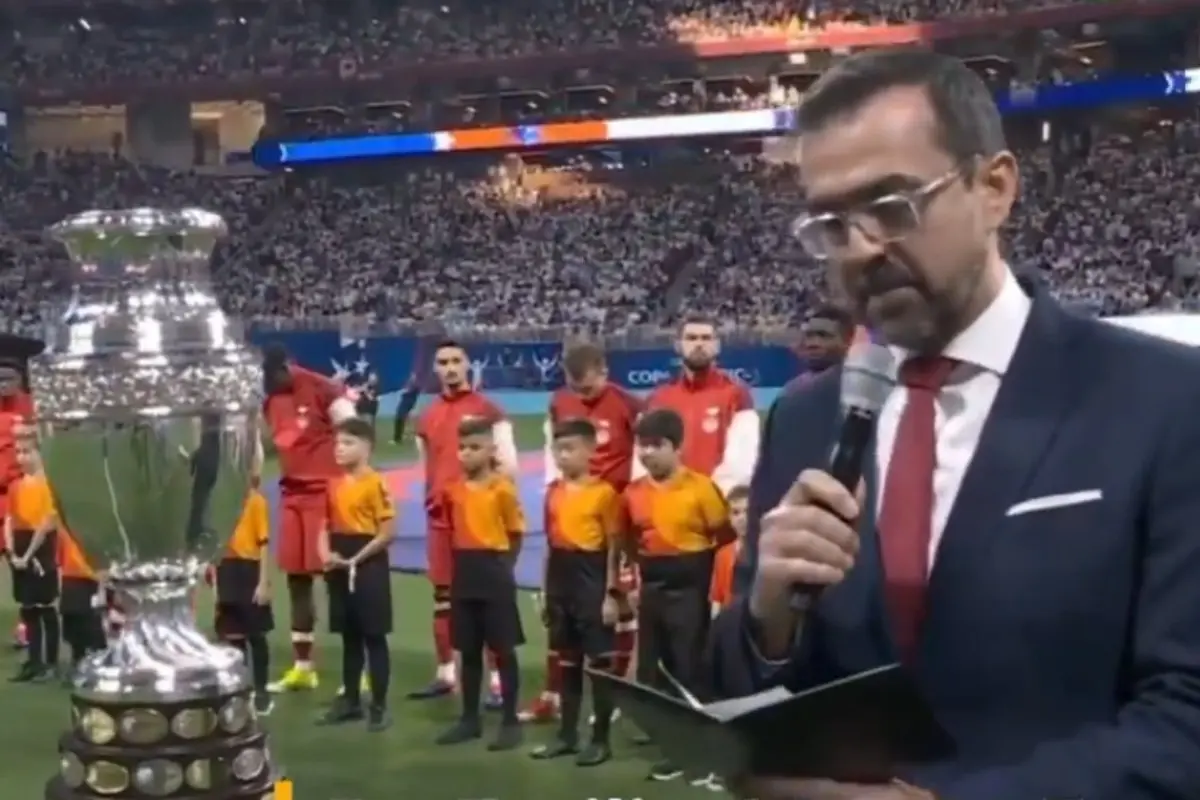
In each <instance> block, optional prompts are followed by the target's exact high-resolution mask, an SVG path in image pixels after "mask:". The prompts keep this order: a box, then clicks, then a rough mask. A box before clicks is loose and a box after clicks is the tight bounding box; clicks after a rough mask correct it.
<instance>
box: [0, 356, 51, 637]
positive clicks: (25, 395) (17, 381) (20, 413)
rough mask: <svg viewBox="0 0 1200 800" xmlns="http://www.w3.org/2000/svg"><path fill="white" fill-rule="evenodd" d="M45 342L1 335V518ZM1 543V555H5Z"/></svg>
mask: <svg viewBox="0 0 1200 800" xmlns="http://www.w3.org/2000/svg"><path fill="white" fill-rule="evenodd" d="M43 347H44V345H43V343H42V342H39V341H38V340H36V339H26V338H24V337H23V336H12V335H9V334H4V335H0V519H3V518H4V516H5V515H6V514H7V513H8V509H7V504H8V488H9V485H10V484H12V483H14V482H16V481H18V480H20V479H21V466H20V465H19V464H18V463H17V445H16V434H17V431H18V429H19V428H20V427H21V426H22V425H24V424H25V422H26V421H27V420H30V419H32V418H33V399H32V398H31V397H30V396H29V392H28V391H27V388H26V387H27V386H28V385H29V380H28V362H29V359H30V358H32V357H33V356H35V355H37V354H38V353H40V352H42V348H43ZM3 547H4V546H3V543H0V557H3V556H4V552H3ZM25 643H26V637H25V627H24V625H22V624H20V623H18V624H17V628H16V630H15V631H14V632H13V645H14V646H15V647H24V646H25Z"/></svg>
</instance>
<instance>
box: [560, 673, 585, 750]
mask: <svg viewBox="0 0 1200 800" xmlns="http://www.w3.org/2000/svg"><path fill="white" fill-rule="evenodd" d="M582 707H583V665H581V664H563V665H562V707H561V711H560V713H561V714H562V717H561V719H560V720H559V722H560V725H559V729H558V738H559V739H561V740H562V741H564V742H566V743H568V744H575V742H577V741H578V740H579V715H580V709H581V708H582Z"/></svg>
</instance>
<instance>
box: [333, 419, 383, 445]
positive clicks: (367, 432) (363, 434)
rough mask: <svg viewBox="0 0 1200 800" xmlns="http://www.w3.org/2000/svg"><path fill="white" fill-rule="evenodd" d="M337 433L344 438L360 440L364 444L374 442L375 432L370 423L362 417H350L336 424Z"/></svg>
mask: <svg viewBox="0 0 1200 800" xmlns="http://www.w3.org/2000/svg"><path fill="white" fill-rule="evenodd" d="M337 432H338V433H341V434H344V435H346V436H353V437H354V438H355V439H361V440H363V441H364V442H374V441H375V430H374V428H372V427H371V423H370V422H369V421H368V420H365V419H363V418H362V417H350V419H344V420H342V421H341V422H339V423H338V424H337Z"/></svg>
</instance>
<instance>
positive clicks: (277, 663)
mask: <svg viewBox="0 0 1200 800" xmlns="http://www.w3.org/2000/svg"><path fill="white" fill-rule="evenodd" d="M514 425H515V427H516V432H517V440H518V445H519V446H520V447H521V449H522V450H526V451H528V450H536V449H540V447H541V445H542V442H541V429H540V425H541V420H540V418H517V419H516V420H514ZM380 431H381V433H385V432H386V433H387V434H390V432H391V421H390V420H387V421H386V422H384V421H381V423H380ZM383 438H384V437H382V436H381V440H382V439H383ZM414 456H415V451H414V449H413V447H412V445H411V443H410V442H408V443H404V444H401V445H399V446H395V445H392V444H390V443H388V444H381V446H380V448H379V452H378V460H379V463H381V464H387V463H391V462H396V461H400V460H405V461H406V460H409V459H412V458H413V457H414ZM393 587H394V588H393V600H394V604H395V620H396V633H395V635H393V636H392V639H391V646H392V673H393V679H392V681H393V682H392V687H393V688H392V693H393V700H392V711H393V715H394V718H395V723H396V724H395V725H394V726H393V727H392V728H391V730H389V731H387V732H386V733H383V734H368V733H366V731H365V730H364V729H362V728H359V727H350V728H335V729H330V728H318V727H316V726H315V725H314V724H313V721H314V719H315V718H316V716H317V714H318V713H319V711H320V709H321V707H322V705H323V704H324V703H325V702H326V701H327V700H328V699H329V698H330V697H332V695H333V692H334V691H335V689H336V687H337V682H338V675H337V669H338V664H339V656H338V654H337V651H336V650H335V649H334V642H333V640H331V639H330V638H329V637H328V636H322V637H321V638H320V639H319V640H318V649H317V654H316V658H317V661H318V664H319V665H320V667H321V674H322V678H323V681H324V682H323V684H322V686H321V689H320V690H319V691H318V692H315V693H311V694H303V695H289V696H285V697H283V698H281V699H280V702H279V703H277V705H276V710H275V713H274V714H273V715H272V716H271V717H270V718H269V720H268V721H267V728H268V730H269V732H270V734H271V737H272V743H273V747H274V750H275V754H276V757H277V759H278V760H279V762H280V763H281V765H282V767H283V769H284V771H285V773H286V775H287V776H288V777H289V778H291V779H292V780H293V781H294V782H295V787H296V795H297V797H299V798H300V800H393V798H395V797H397V796H399V795H401V794H404V795H409V794H411V795H413V796H415V797H417V798H422V799H425V798H427V799H428V800H484V798H494V799H495V800H510V798H511V799H515V798H535V797H536V798H537V800H543V798H544V799H545V800H576V798H578V799H579V800H587V798H621V799H622V800H632V799H633V798H654V800H674V799H675V798H685V797H691V798H696V797H700V796H704V795H707V794H708V792H706V791H702V790H699V789H693V788H690V787H688V786H687V785H686V784H683V783H681V782H674V783H666V784H663V783H648V782H646V781H645V780H644V776H645V774H646V770H647V768H648V766H649V763H650V761H651V760H652V759H653V756H654V752H653V750H652V749H649V748H639V747H635V746H633V745H631V744H630V743H629V741H628V737H627V736H626V735H625V732H624V731H623V730H622V729H621V728H620V726H619V725H618V729H617V731H616V732H615V734H614V748H615V750H616V758H615V759H614V760H613V761H612V762H610V763H608V764H605V765H603V766H600V767H596V768H592V769H579V768H577V767H575V766H573V765H572V764H570V763H569V762H566V763H558V762H555V763H543V762H536V761H533V760H532V759H530V758H529V757H528V755H527V752H528V750H529V749H530V748H532V747H533V746H535V745H536V744H538V743H540V742H542V741H546V740H548V739H549V738H550V737H551V736H552V734H553V730H554V729H553V726H537V727H533V726H531V727H529V728H527V731H526V740H527V747H526V748H525V750H524V751H522V752H519V753H500V754H493V753H488V752H486V750H485V749H484V745H483V744H482V743H475V744H469V745H463V746H459V747H450V748H444V747H437V746H435V745H433V744H432V741H433V739H434V737H435V736H436V735H437V734H438V733H439V732H440V731H441V730H442V729H443V728H444V727H445V726H447V725H448V724H450V723H451V722H452V721H453V720H454V718H455V716H456V713H457V700H456V699H454V698H448V699H444V700H436V701H425V702H411V701H406V700H405V699H404V695H405V694H406V693H407V692H408V691H410V690H412V689H415V688H418V687H421V686H423V685H425V683H426V682H427V681H428V680H429V678H430V677H431V673H432V666H433V659H432V654H431V645H432V643H431V641H430V612H431V598H430V592H429V585H428V583H427V582H426V581H425V580H424V578H422V577H418V576H402V575H396V576H395V577H394V578H393ZM211 606H212V603H211V597H210V596H208V595H206V594H202V596H201V600H200V611H201V617H202V619H201V625H202V627H204V629H206V630H207V629H209V628H210V626H211V619H210V612H211ZM277 608H278V609H279V613H278V614H277V616H278V617H279V621H280V622H281V623H284V624H286V612H285V609H286V605H285V604H284V602H283V598H282V597H281V598H280V600H279V603H278V606H277ZM524 609H525V613H526V615H527V616H526V620H525V627H526V633H527V634H528V636H529V639H530V641H529V644H527V645H526V646H525V647H524V648H522V651H521V653H520V655H521V659H522V667H523V677H524V683H523V692H524V695H525V697H526V698H531V697H532V696H533V695H534V693H535V692H536V691H538V690H539V689H540V686H541V680H542V662H543V659H544V654H545V642H544V637H543V635H542V633H541V630H540V627H539V626H538V625H537V623H536V620H535V618H534V613H533V605H532V602H529V603H525V604H524ZM15 618H16V609H15V608H14V607H13V605H12V602H11V591H10V589H9V584H8V576H7V573H5V574H4V575H3V577H0V634H3V633H5V632H7V631H8V630H11V628H12V625H13V624H14V623H15ZM272 643H273V646H274V648H273V652H272V657H273V659H274V661H273V664H272V668H273V671H278V668H280V667H283V666H285V665H286V664H287V663H288V662H289V661H290V654H289V652H288V650H287V642H286V633H285V632H284V631H282V630H281V631H277V632H276V633H275V634H274V637H273V640H272ZM20 657H21V656H20V654H19V653H17V652H14V651H11V650H7V649H4V650H2V651H0V678H2V677H3V675H5V674H11V672H13V671H15V669H16V667H17V665H18V662H19V660H20ZM0 709H2V711H0V776H2V777H0V780H2V781H3V786H4V789H3V792H2V794H3V796H4V797H6V798H9V797H11V798H14V800H17V799H18V798H19V799H20V800H34V798H39V797H41V796H42V792H43V784H44V782H45V781H46V779H47V778H48V777H49V776H50V775H51V774H52V773H53V772H54V771H55V770H56V769H57V763H58V761H57V757H56V754H55V742H56V740H57V738H58V736H59V734H60V733H62V732H63V731H64V730H65V729H66V727H67V725H68V695H67V692H66V691H65V690H63V689H59V688H55V687H51V686H41V685H38V686H28V685H19V686H16V685H13V684H8V683H5V682H3V681H2V680H0ZM493 724H494V721H493Z"/></svg>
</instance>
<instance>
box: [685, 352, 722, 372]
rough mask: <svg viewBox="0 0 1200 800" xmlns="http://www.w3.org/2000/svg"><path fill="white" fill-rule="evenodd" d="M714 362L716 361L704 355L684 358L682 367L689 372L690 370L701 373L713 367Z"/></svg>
mask: <svg viewBox="0 0 1200 800" xmlns="http://www.w3.org/2000/svg"><path fill="white" fill-rule="evenodd" d="M714 361H716V359H713V358H709V357H708V356H706V355H703V356H684V357H683V365H684V366H685V367H687V368H688V369H689V370H691V371H692V372H703V371H704V370H706V369H708V368H709V367H711V366H712V365H713V362H714Z"/></svg>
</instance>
